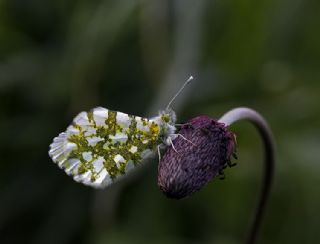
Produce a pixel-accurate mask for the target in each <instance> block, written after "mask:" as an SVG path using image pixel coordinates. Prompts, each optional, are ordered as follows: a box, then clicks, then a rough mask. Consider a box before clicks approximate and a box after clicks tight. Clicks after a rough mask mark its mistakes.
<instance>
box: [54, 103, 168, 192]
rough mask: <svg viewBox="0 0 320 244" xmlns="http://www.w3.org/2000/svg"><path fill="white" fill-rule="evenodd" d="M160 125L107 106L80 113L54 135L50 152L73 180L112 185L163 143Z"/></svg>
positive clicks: (95, 184)
mask: <svg viewBox="0 0 320 244" xmlns="http://www.w3.org/2000/svg"><path fill="white" fill-rule="evenodd" d="M160 126H161V125H160V124H159V121H157V120H152V119H151V120H148V119H146V118H141V117H138V116H133V115H127V114H125V113H121V112H115V111H111V110H108V109H105V108H101V107H99V108H95V109H93V110H92V111H90V112H81V113H80V114H79V115H78V116H76V117H75V119H74V120H73V124H72V125H70V126H69V127H68V128H67V130H66V131H65V132H63V133H61V134H60V135H59V136H58V137H56V138H54V140H53V142H52V144H51V145H50V151H49V155H50V157H51V158H52V159H53V161H54V162H55V163H57V164H58V166H59V167H60V168H62V169H64V170H65V172H66V173H67V174H68V175H71V176H73V178H74V180H76V181H78V182H82V183H84V184H86V185H90V186H94V187H104V186H107V185H109V184H111V183H112V182H113V181H114V180H115V179H117V178H118V177H119V176H121V175H124V174H125V173H126V172H128V171H129V170H131V169H132V168H134V167H135V166H136V165H138V164H139V162H141V161H142V160H143V159H145V158H147V157H148V156H149V155H150V154H151V153H152V152H153V151H155V149H156V147H157V146H158V145H159V144H161V142H162V141H161V137H160V129H161V128H160Z"/></svg>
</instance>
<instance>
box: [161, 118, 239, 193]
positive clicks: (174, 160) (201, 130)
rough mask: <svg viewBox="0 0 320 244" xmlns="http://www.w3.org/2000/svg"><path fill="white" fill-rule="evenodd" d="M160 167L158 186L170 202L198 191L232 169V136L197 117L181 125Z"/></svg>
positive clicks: (214, 123)
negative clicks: (226, 169)
mask: <svg viewBox="0 0 320 244" xmlns="http://www.w3.org/2000/svg"><path fill="white" fill-rule="evenodd" d="M178 134H179V135H180V136H178V137H177V138H176V139H175V140H174V141H173V146H171V147H170V146H169V147H168V148H167V151H166V153H165V154H164V155H163V157H162V159H161V161H160V164H159V173H158V185H159V187H160V189H161V191H162V192H163V193H164V194H165V195H166V196H167V197H169V198H176V199H180V198H183V197H186V196H189V195H190V194H192V193H193V192H195V191H198V190H200V189H201V188H202V187H203V186H204V185H206V184H207V183H208V182H209V181H210V180H212V179H213V178H214V177H215V176H217V175H218V174H220V173H221V172H222V170H223V169H224V168H225V167H226V166H227V165H229V166H230V165H231V163H230V159H231V156H232V155H234V152H235V148H236V140H235V135H234V134H233V133H232V132H230V131H228V129H227V128H226V127H225V125H224V124H222V123H219V122H217V121H215V120H213V119H211V118H209V117H208V116H198V117H195V118H193V119H191V120H190V121H189V122H187V123H186V124H185V125H183V126H182V127H181V129H180V131H179V132H178Z"/></svg>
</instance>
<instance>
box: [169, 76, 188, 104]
mask: <svg viewBox="0 0 320 244" xmlns="http://www.w3.org/2000/svg"><path fill="white" fill-rule="evenodd" d="M192 80H193V76H192V75H191V76H190V77H189V79H188V80H187V81H186V82H185V83H184V84H183V86H182V87H181V88H180V90H179V91H178V92H177V93H176V94H175V95H174V96H173V98H172V99H171V100H170V102H169V103H168V106H167V109H169V108H170V106H171V104H172V102H173V101H174V100H175V99H176V98H177V96H178V95H179V94H180V93H181V91H182V90H183V89H184V88H185V87H186V85H188V84H189V82H190V81H192Z"/></svg>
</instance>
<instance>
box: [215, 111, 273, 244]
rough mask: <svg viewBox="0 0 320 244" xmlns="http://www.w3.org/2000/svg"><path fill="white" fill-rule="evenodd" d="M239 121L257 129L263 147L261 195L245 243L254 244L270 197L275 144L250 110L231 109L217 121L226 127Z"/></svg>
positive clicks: (256, 114) (269, 131)
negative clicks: (245, 121)
mask: <svg viewBox="0 0 320 244" xmlns="http://www.w3.org/2000/svg"><path fill="white" fill-rule="evenodd" d="M239 120H248V121H249V122H251V123H252V124H253V125H254V126H255V127H256V128H257V129H258V131H259V133H260V135H261V138H262V141H263V145H264V175H263V182H262V186H261V193H260V197H259V202H258V206H257V209H256V212H255V216H254V220H253V223H252V226H251V229H250V230H249V235H248V237H247V242H246V243H247V244H253V243H255V240H256V237H257V234H258V231H259V228H260V225H261V222H262V218H263V214H264V211H265V208H266V203H267V200H268V198H269V195H270V190H271V185H272V180H273V175H274V164H275V144H274V141H273V135H272V132H271V130H270V128H269V126H268V123H267V122H266V120H265V119H264V118H263V117H262V116H261V115H260V114H259V113H257V112H256V111H254V110H252V109H250V108H241V107H240V108H235V109H232V110H230V111H229V112H227V113H225V114H224V115H223V116H222V117H221V118H220V119H219V122H221V123H224V124H225V125H226V126H230V125H231V124H233V123H234V122H237V121H239Z"/></svg>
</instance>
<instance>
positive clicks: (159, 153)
mask: <svg viewBox="0 0 320 244" xmlns="http://www.w3.org/2000/svg"><path fill="white" fill-rule="evenodd" d="M157 149H158V156H159V162H160V161H161V152H160V145H158V146H157Z"/></svg>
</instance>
